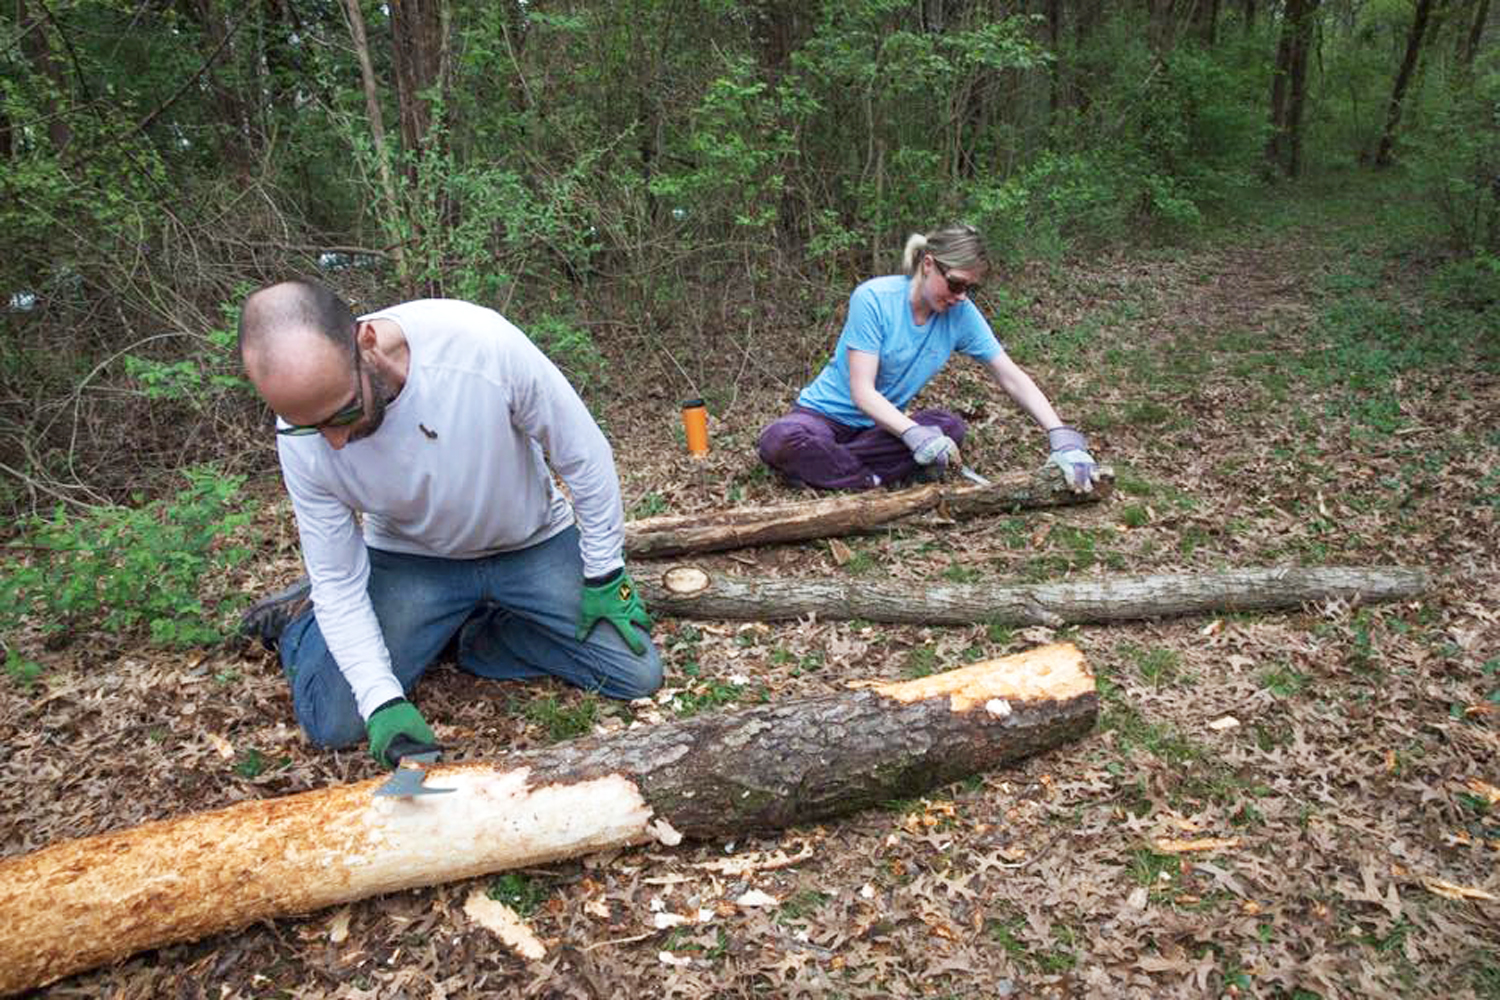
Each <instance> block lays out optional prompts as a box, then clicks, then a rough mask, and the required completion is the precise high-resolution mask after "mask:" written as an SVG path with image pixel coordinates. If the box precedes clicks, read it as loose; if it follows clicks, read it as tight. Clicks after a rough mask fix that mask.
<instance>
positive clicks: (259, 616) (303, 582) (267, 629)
mask: <svg viewBox="0 0 1500 1000" xmlns="http://www.w3.org/2000/svg"><path fill="white" fill-rule="evenodd" d="M311 605H312V581H310V580H309V579H308V578H307V577H305V576H304V577H302V578H301V579H299V580H298V581H297V582H296V583H294V584H292V585H291V586H290V587H287V588H286V589H285V590H278V591H277V592H276V593H274V594H272V595H270V596H269V597H262V598H261V599H260V600H258V601H256V602H255V603H254V604H252V605H250V608H249V610H247V611H246V612H245V613H244V615H243V616H241V618H240V638H242V639H246V640H250V639H258V640H260V644H261V645H262V646H264V647H266V649H268V650H270V651H271V652H273V653H274V652H276V646H277V643H279V642H280V641H281V633H282V632H284V631H286V627H287V625H288V624H290V623H291V621H292V619H293V618H296V617H297V616H298V615H300V614H302V612H304V611H306V610H307V609H308V607H310V606H311Z"/></svg>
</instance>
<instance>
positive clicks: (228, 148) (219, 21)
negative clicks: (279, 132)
mask: <svg viewBox="0 0 1500 1000" xmlns="http://www.w3.org/2000/svg"><path fill="white" fill-rule="evenodd" d="M184 8H185V9H186V10H187V11H188V12H189V14H190V16H192V17H194V18H196V19H197V22H198V27H199V29H200V30H201V32H202V35H203V39H202V45H201V49H202V54H203V63H204V66H205V69H204V73H203V76H204V79H205V80H207V81H208V91H209V93H210V94H211V95H212V98H213V107H214V113H215V115H216V116H217V117H218V120H219V121H218V125H219V127H218V129H217V136H218V144H219V156H220V157H222V158H223V160H224V162H225V164H227V165H229V166H231V167H232V168H233V169H234V170H235V171H237V172H241V173H243V172H245V171H246V170H247V169H248V167H249V165H250V162H251V147H252V140H251V137H250V117H249V113H248V111H247V108H246V102H245V100H244V98H243V96H242V95H241V93H240V92H239V89H238V88H237V87H236V86H233V85H231V84H230V83H226V82H225V77H226V74H227V75H228V77H229V78H230V79H233V77H234V71H233V69H232V67H233V65H234V62H235V59H234V49H233V38H232V37H231V31H230V28H229V25H228V24H227V23H226V21H225V15H224V11H223V10H221V9H220V5H219V4H217V3H215V2H214V0H192V3H191V6H188V5H186V4H185V5H184ZM244 16H245V15H244V14H241V17H242V18H243V17H244ZM215 64H218V66H219V67H220V68H216V65H215Z"/></svg>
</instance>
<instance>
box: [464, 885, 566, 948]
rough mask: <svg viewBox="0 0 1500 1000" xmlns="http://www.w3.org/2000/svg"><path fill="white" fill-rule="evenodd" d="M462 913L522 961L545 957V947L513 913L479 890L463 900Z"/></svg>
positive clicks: (514, 912)
mask: <svg viewBox="0 0 1500 1000" xmlns="http://www.w3.org/2000/svg"><path fill="white" fill-rule="evenodd" d="M464 913H465V914H467V915H468V917H469V919H470V920H472V921H474V922H475V923H476V924H478V925H479V926H481V927H483V928H485V929H486V930H488V931H491V932H493V933H494V934H495V935H496V936H497V937H499V938H500V940H501V941H503V942H505V944H507V945H508V946H510V948H511V949H512V950H514V951H515V953H516V954H517V955H520V956H521V957H522V958H531V959H537V958H542V957H544V956H545V955H546V954H547V948H546V946H545V945H543V944H542V942H541V941H540V940H539V939H538V938H537V936H536V935H535V934H533V933H532V932H531V928H530V927H527V926H526V924H525V923H524V922H523V921H522V920H521V918H520V916H519V915H518V914H517V913H516V911H515V910H512V909H511V908H510V907H508V906H506V905H505V904H504V903H502V902H500V901H499V900H496V899H491V898H490V897H489V896H487V895H485V892H484V890H483V889H475V890H474V891H473V892H471V893H469V898H468V899H466V900H464Z"/></svg>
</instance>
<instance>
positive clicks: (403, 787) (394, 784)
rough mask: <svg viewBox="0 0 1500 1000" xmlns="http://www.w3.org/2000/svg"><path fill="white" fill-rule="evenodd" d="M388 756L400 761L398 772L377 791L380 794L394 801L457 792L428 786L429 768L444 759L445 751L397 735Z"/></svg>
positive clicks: (387, 751)
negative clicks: (395, 799) (390, 797)
mask: <svg viewBox="0 0 1500 1000" xmlns="http://www.w3.org/2000/svg"><path fill="white" fill-rule="evenodd" d="M386 756H388V757H394V758H396V760H397V762H398V763H397V764H396V770H395V771H394V772H393V773H392V774H391V776H390V778H389V780H387V781H386V783H385V784H383V785H381V786H380V787H379V788H377V789H375V794H376V795H386V796H392V797H394V798H410V797H412V796H414V795H442V794H443V793H444V792H456V791H458V789H456V788H431V787H429V786H428V785H426V784H424V782H426V780H427V768H428V766H429V765H431V764H436V763H437V762H438V761H439V760H442V758H443V748H442V747H440V746H435V745H433V744H431V743H418V742H417V741H416V740H414V739H412V738H411V737H409V736H397V737H396V738H395V739H393V740H391V745H390V747H389V749H387V750H386Z"/></svg>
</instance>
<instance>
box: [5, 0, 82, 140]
mask: <svg viewBox="0 0 1500 1000" xmlns="http://www.w3.org/2000/svg"><path fill="white" fill-rule="evenodd" d="M15 17H16V32H17V34H18V35H19V36H20V40H21V51H22V52H23V53H24V54H25V56H26V60H27V62H29V63H30V64H31V69H32V72H33V73H35V74H36V75H37V77H38V78H39V79H40V80H44V81H46V84H47V86H46V87H45V88H44V93H45V96H44V97H43V98H42V99H41V100H40V101H39V102H37V106H38V109H39V110H40V111H42V112H43V113H44V114H45V116H46V119H47V138H48V140H49V141H50V142H51V143H52V152H54V153H61V152H62V151H63V150H64V149H65V148H66V147H67V145H68V143H69V142H71V141H72V140H73V130H72V128H71V127H70V126H69V125H68V120H67V118H66V117H64V115H63V111H62V102H63V101H64V100H65V99H66V97H67V95H68V85H67V81H66V80H65V79H64V78H63V74H62V70H61V69H59V68H58V65H57V60H56V59H54V58H53V57H52V46H51V45H50V43H49V42H48V41H47V34H46V30H45V29H44V28H43V26H42V20H41V18H38V17H36V16H34V15H33V14H32V13H31V12H30V10H28V9H27V6H26V0H16V4H15Z"/></svg>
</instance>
